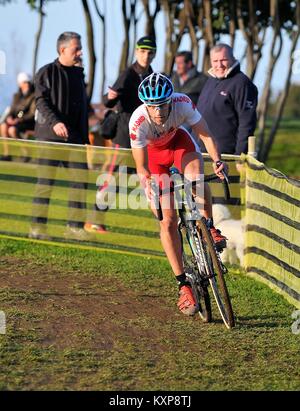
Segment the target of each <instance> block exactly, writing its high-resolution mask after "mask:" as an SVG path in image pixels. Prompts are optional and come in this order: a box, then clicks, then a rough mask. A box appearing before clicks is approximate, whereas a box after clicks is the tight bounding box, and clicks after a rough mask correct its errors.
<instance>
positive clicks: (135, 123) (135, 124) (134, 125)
mask: <svg viewBox="0 0 300 411" xmlns="http://www.w3.org/2000/svg"><path fill="white" fill-rule="evenodd" d="M143 121H145V117H144V116H140V117H139V118H138V119H137V120H136V121H135V122H134V124H133V126H132V128H131V130H132V131H137V129H138V128H139V127H140V125H141V124H142V123H143ZM133 140H134V139H133Z"/></svg>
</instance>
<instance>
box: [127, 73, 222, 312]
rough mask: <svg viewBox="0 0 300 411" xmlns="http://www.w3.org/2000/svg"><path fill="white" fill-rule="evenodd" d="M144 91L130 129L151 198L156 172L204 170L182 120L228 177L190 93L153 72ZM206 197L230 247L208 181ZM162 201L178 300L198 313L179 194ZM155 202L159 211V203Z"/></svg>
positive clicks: (195, 173)
mask: <svg viewBox="0 0 300 411" xmlns="http://www.w3.org/2000/svg"><path fill="white" fill-rule="evenodd" d="M138 95H139V98H140V100H141V101H142V102H143V103H144V104H142V105H141V106H139V107H138V108H137V109H136V110H135V111H134V112H133V114H132V116H131V118H130V122H129V133H130V139H131V147H132V154H133V158H134V160H135V164H136V169H137V173H138V175H139V178H140V181H141V184H142V186H143V187H144V189H145V193H146V196H147V197H148V200H149V201H150V202H151V175H155V176H160V177H161V176H163V175H166V174H167V175H168V174H169V168H170V167H171V166H172V165H173V164H174V166H175V167H176V168H177V169H178V170H179V171H180V172H181V173H183V174H184V175H185V177H187V178H188V180H196V179H198V178H199V176H200V175H201V171H202V172H203V159H202V156H201V153H200V150H199V148H198V147H197V146H196V143H195V142H194V140H193V138H192V136H191V135H190V134H189V133H188V132H187V131H186V130H185V129H184V128H183V127H182V124H187V125H188V126H190V127H191V128H192V130H193V132H194V134H195V135H196V136H198V138H200V139H201V140H202V141H203V143H204V144H205V147H206V149H207V152H208V153H209V155H210V157H211V159H212V160H213V169H214V172H215V174H216V175H217V176H218V177H220V178H221V179H223V175H222V173H221V171H222V170H224V171H225V172H226V171H227V165H226V164H225V163H223V162H222V161H221V156H220V154H219V152H218V149H217V147H216V144H215V141H214V139H213V138H212V136H211V134H210V132H209V129H208V127H207V124H206V122H205V120H204V118H203V117H202V116H201V114H200V113H199V112H198V111H197V109H196V106H195V105H194V104H193V103H192V101H191V100H190V98H189V97H188V96H187V95H185V94H182V93H174V88H173V84H172V82H171V81H170V80H169V78H168V77H166V76H164V75H163V74H161V73H152V74H151V75H149V76H148V77H146V78H145V79H144V80H143V81H142V83H141V84H140V86H139V89H138ZM161 181H164V179H163V178H162V180H161V179H160V186H161V188H164V187H163V185H164V183H161ZM168 184H169V183H168ZM199 200H200V199H198V201H199ZM201 201H202V202H203V203H204V209H203V212H202V213H203V215H204V217H206V218H207V219H208V220H209V222H210V231H211V233H212V236H213V240H214V242H215V244H216V245H217V246H218V247H222V248H224V247H226V238H225V237H224V236H222V235H221V233H220V231H219V230H216V228H215V227H214V226H213V221H212V204H211V195H210V190H209V186H208V185H207V184H205V187H204V199H201ZM161 205H162V209H163V220H162V221H161V222H160V238H161V242H162V245H163V248H164V251H165V253H166V255H167V258H168V260H169V263H170V265H171V267H172V270H173V272H174V274H175V276H176V279H177V282H178V285H179V301H178V304H177V305H178V307H179V309H180V311H181V312H183V313H184V314H186V315H194V314H195V312H196V302H195V299H194V297H193V293H192V289H191V286H190V283H189V282H188V280H187V278H186V274H185V272H184V268H183V263H182V255H181V254H182V253H181V242H180V238H179V234H178V231H177V214H176V210H175V207H174V196H170V195H162V197H161ZM151 208H152V211H153V213H154V214H155V215H157V211H156V209H155V208H154V206H153V204H152V205H151Z"/></svg>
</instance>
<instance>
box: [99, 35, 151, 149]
mask: <svg viewBox="0 0 300 411" xmlns="http://www.w3.org/2000/svg"><path fill="white" fill-rule="evenodd" d="M155 53H156V43H155V40H154V39H153V38H152V37H148V36H145V37H142V38H140V39H139V40H138V42H137V43H136V49H135V57H136V61H135V62H134V63H133V64H132V65H131V66H129V67H128V68H127V69H125V70H124V71H123V72H122V73H121V74H120V75H119V77H118V79H117V80H116V82H115V83H114V85H113V86H112V87H110V88H109V91H108V93H107V94H106V95H105V96H103V103H104V105H105V106H106V107H108V108H112V107H114V106H115V105H116V104H117V109H118V112H119V119H118V128H117V134H116V137H115V138H114V139H113V141H114V143H116V144H119V146H120V147H123V148H130V138H129V131H128V123H129V119H130V116H131V114H132V113H133V112H134V110H135V109H136V108H137V107H138V106H139V105H140V103H141V102H140V100H139V98H138V87H139V84H140V82H141V81H142V80H143V79H144V78H146V77H147V76H148V75H149V74H151V73H152V72H153V70H152V67H151V66H150V64H151V62H152V60H153V59H154V57H155Z"/></svg>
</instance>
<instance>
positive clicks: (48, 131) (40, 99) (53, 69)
mask: <svg viewBox="0 0 300 411" xmlns="http://www.w3.org/2000/svg"><path fill="white" fill-rule="evenodd" d="M67 70H70V68H69V67H65V66H63V65H62V64H60V62H59V61H58V59H56V60H55V61H54V62H53V63H50V64H47V65H46V66H43V67H42V68H41V69H40V70H39V71H38V72H37V74H36V76H35V99H36V108H37V110H36V125H35V135H36V136H37V138H38V140H45V141H58V142H64V141H63V140H62V139H61V138H60V137H59V136H57V135H56V134H55V133H54V131H53V126H54V125H55V124H57V123H59V122H62V123H64V124H65V125H66V127H67V128H68V131H69V138H68V142H69V143H75V144H88V110H87V107H88V104H87V95H86V90H85V84H84V76H83V69H82V68H81V67H72V68H71V70H72V76H73V78H74V79H75V82H76V85H77V87H78V89H77V90H76V94H77V95H78V96H79V97H80V102H77V104H78V103H80V109H79V111H78V119H77V120H78V121H77V127H74V118H73V117H72V112H73V111H72V109H71V108H70V104H72V101H70V93H71V90H70V87H69V77H68V71H67ZM73 94H74V93H73Z"/></svg>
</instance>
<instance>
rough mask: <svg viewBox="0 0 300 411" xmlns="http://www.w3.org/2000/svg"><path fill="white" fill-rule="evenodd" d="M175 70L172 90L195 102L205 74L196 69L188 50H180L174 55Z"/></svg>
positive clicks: (203, 82)
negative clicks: (185, 95)
mask: <svg viewBox="0 0 300 411" xmlns="http://www.w3.org/2000/svg"><path fill="white" fill-rule="evenodd" d="M175 64H176V71H175V72H174V73H173V74H172V82H173V85H174V90H175V92H177V93H184V94H187V95H188V96H189V98H190V99H191V100H192V102H193V103H194V104H197V101H198V98H199V95H200V93H201V90H202V89H203V86H204V84H205V82H206V80H207V76H206V75H205V74H203V73H199V71H197V69H196V67H195V65H194V63H193V56H192V53H191V52H190V51H180V52H178V53H177V54H176V57H175Z"/></svg>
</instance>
